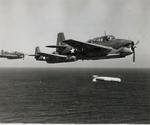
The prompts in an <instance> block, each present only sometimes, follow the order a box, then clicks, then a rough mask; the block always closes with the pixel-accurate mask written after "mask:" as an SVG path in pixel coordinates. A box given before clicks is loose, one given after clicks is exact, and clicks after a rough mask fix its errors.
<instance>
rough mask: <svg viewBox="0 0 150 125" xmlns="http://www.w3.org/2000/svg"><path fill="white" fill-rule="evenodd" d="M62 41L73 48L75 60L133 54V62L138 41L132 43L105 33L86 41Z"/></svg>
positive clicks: (121, 56) (110, 57)
mask: <svg viewBox="0 0 150 125" xmlns="http://www.w3.org/2000/svg"><path fill="white" fill-rule="evenodd" d="M63 43H66V44H68V45H69V46H71V47H72V48H74V56H75V57H76V59H77V60H79V59H81V60H98V59H112V58H123V57H126V56H128V55H131V54H133V62H135V48H136V45H137V44H138V43H139V41H137V43H134V42H133V41H132V40H126V39H118V38H115V37H114V36H112V35H106V34H105V36H101V37H96V38H93V39H90V40H88V41H87V42H86V43H85V42H81V41H77V40H73V39H68V40H63Z"/></svg>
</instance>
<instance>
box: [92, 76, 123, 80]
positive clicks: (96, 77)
mask: <svg viewBox="0 0 150 125" xmlns="http://www.w3.org/2000/svg"><path fill="white" fill-rule="evenodd" d="M97 81H107V82H121V79H120V78H116V77H106V76H98V75H93V80H92V82H97Z"/></svg>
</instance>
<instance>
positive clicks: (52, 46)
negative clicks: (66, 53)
mask: <svg viewBox="0 0 150 125" xmlns="http://www.w3.org/2000/svg"><path fill="white" fill-rule="evenodd" d="M46 47H49V48H63V49H65V48H67V46H62V45H59V46H57V45H50V46H46Z"/></svg>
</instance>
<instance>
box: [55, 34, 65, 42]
mask: <svg viewBox="0 0 150 125" xmlns="http://www.w3.org/2000/svg"><path fill="white" fill-rule="evenodd" d="M64 40H65V35H64V33H63V32H60V33H58V35H57V45H63V42H62V41H64Z"/></svg>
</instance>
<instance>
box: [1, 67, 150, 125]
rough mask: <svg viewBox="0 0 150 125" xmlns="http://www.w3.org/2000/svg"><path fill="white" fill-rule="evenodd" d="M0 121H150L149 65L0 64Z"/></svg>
mask: <svg viewBox="0 0 150 125" xmlns="http://www.w3.org/2000/svg"><path fill="white" fill-rule="evenodd" d="M94 74H95V75H99V76H111V77H120V78H121V79H122V82H121V83H116V82H103V81H99V82H97V83H93V82H92V75H94ZM0 123H79V124H80V123H150V69H115V68H114V69H92V68H91V69H90V68H89V69H84V68H83V69H82V68H81V69H79V68H68V69H65V68H1V69H0Z"/></svg>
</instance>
